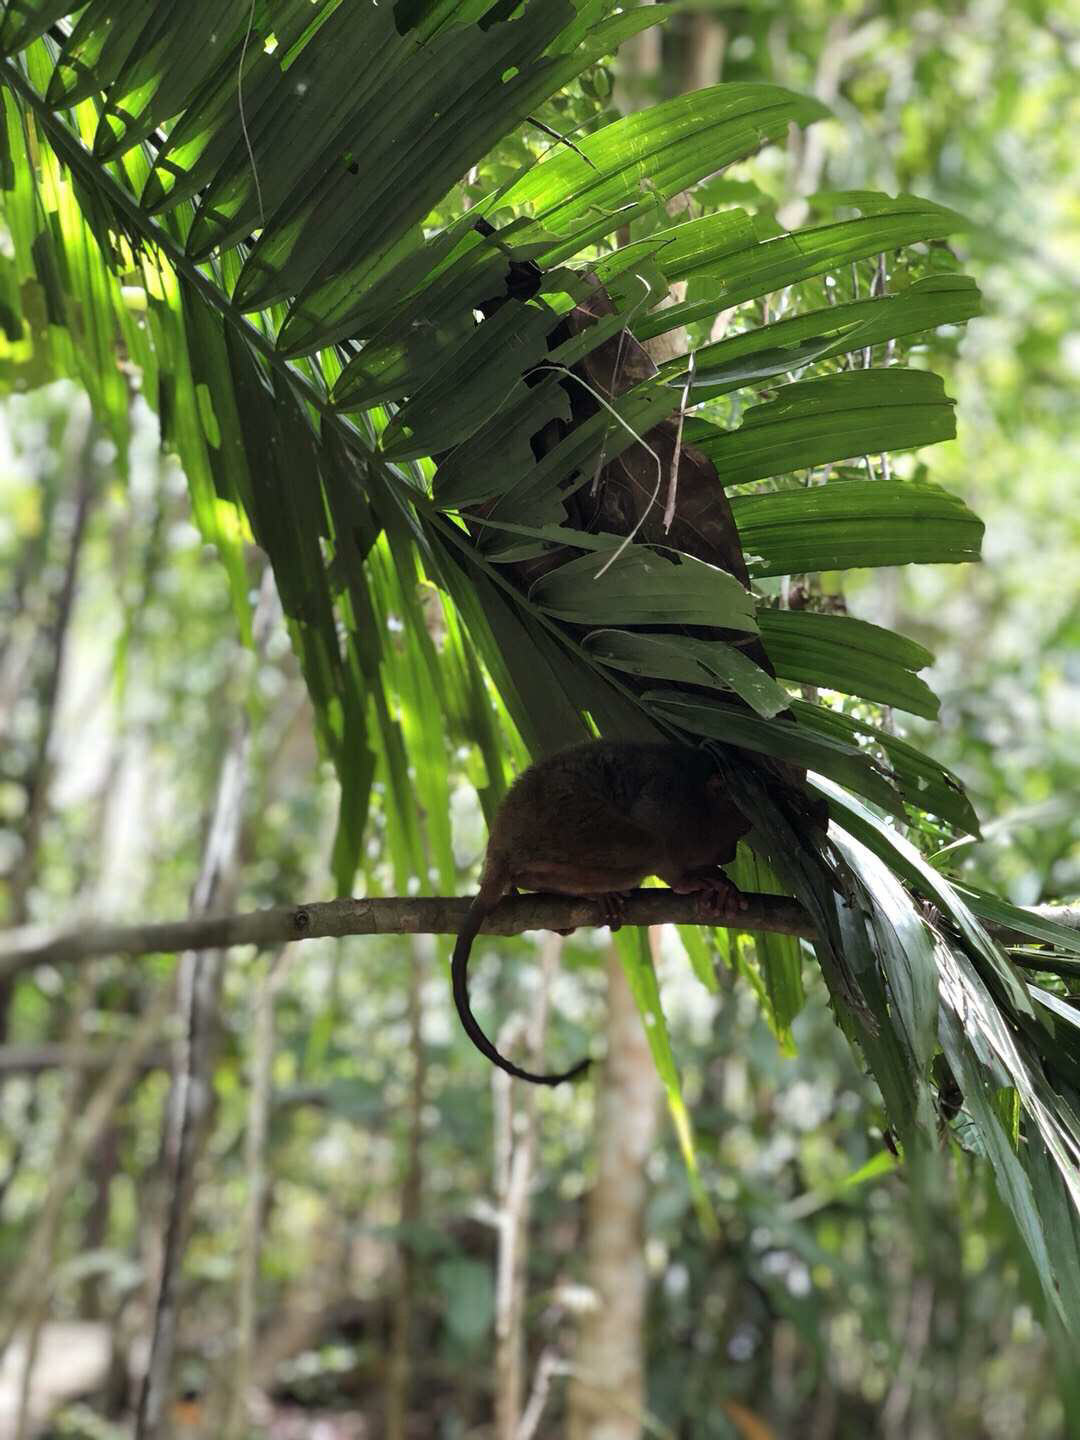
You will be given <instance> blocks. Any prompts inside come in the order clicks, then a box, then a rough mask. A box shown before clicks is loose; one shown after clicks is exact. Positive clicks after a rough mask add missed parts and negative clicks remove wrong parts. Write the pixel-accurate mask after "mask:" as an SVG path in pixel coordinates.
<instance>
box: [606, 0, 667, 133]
mask: <svg viewBox="0 0 1080 1440" xmlns="http://www.w3.org/2000/svg"><path fill="white" fill-rule="evenodd" d="M643 3H644V4H646V5H648V4H649V3H650V0H643ZM660 53H661V30H660V27H659V26H658V25H653V26H652V27H651V28H650V29H648V30H642V31H641V33H640V34H639V35H634V36H632V37H631V38H630V39H629V40H626V41H624V43H623V44H622V45H620V46H619V60H618V71H617V76H616V81H615V104H616V107H617V108H618V109H619V110H620V111H621V112H622V114H624V115H629V114H630V113H631V112H632V111H634V110H643V109H644V108H645V106H646V105H650V104H652V102H653V101H654V100H655V99H656V98H657V96H656V93H655V92H656V82H657V78H658V76H659V74H660Z"/></svg>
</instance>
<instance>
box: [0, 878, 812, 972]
mask: <svg viewBox="0 0 1080 1440" xmlns="http://www.w3.org/2000/svg"><path fill="white" fill-rule="evenodd" d="M744 898H745V899H746V900H747V902H748V905H747V909H746V910H743V911H740V912H739V915H738V919H737V920H731V919H719V920H718V919H717V917H716V915H715V913H714V912H713V911H712V910H710V909H709V906H708V904H707V903H706V902H705V901H704V900H703V899H702V898H701V897H700V896H697V895H676V894H675V893H674V892H673V891H671V890H659V889H657V890H632V891H631V892H630V898H629V900H628V901H627V904H626V911H625V917H624V923H626V924H628V925H663V924H667V923H669V922H672V923H674V924H677V925H722V926H725V927H728V928H733V929H738V930H767V931H770V932H771V933H773V934H777V935H802V936H804V937H805V938H806V939H812V938H813V935H814V927H813V925H812V924H811V922H810V919H809V917H808V916H807V914H806V911H805V910H804V909H803V908H802V906H801V905H800V904H799V903H798V902H797V901H795V900H790V899H788V898H787V897H786V896H783V895H747V896H745V897H744ZM468 907H469V901H468V900H467V899H457V898H454V897H449V898H446V897H442V896H408V897H403V898H397V899H378V900H353V899H344V900H321V901H316V902H314V903H312V904H310V905H277V906H274V907H273V908H271V909H267V910H250V911H248V912H247V913H246V914H240V915H199V916H195V917H193V918H192V919H190V920H167V921H164V922H162V923H158V924H148V925H98V926H94V925H76V926H75V927H74V928H73V929H70V930H66V929H47V928H45V927H41V926H25V927H23V928H22V929H19V930H10V931H8V932H7V933H6V934H5V935H3V936H0V975H8V974H14V973H16V972H18V971H21V970H27V969H30V968H32V967H33V966H35V965H64V964H73V963H78V962H79V961H82V960H88V959H90V958H91V957H92V956H94V955H130V956H136V955H160V954H172V953H174V952H175V951H178V950H224V949H228V948H229V946H232V945H256V946H260V947H262V946H267V945H281V944H285V943H286V942H288V941H290V940H324V939H327V938H334V939H337V938H340V937H341V936H343V935H457V934H458V933H459V931H460V930H461V926H462V923H463V922H464V919H465V912H466V910H467V909H468ZM606 924H607V921H606V920H605V918H604V915H603V907H602V905H601V904H600V903H599V902H598V901H596V900H590V899H587V898H584V897H580V896H576V895H532V894H530V895H511V896H508V897H507V898H506V899H505V900H503V901H501V902H500V903H499V905H498V906H496V908H495V909H494V910H493V911H492V913H491V915H490V916H488V918H487V919H486V920H485V922H484V924H483V926H482V927H481V928H482V931H483V933H484V934H485V935H520V934H521V933H522V932H523V931H525V930H567V929H576V928H577V927H578V926H584V925H596V926H601V925H606Z"/></svg>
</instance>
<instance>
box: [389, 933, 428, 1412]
mask: <svg viewBox="0 0 1080 1440" xmlns="http://www.w3.org/2000/svg"><path fill="white" fill-rule="evenodd" d="M424 943H425V942H424V941H423V940H422V939H420V938H419V937H414V938H412V939H411V940H410V941H409V996H408V1004H409V1053H410V1056H411V1061H412V1087H411V1090H410V1094H409V1113H408V1120H407V1125H408V1137H407V1140H406V1154H405V1174H404V1176H403V1177H402V1182H401V1209H400V1212H399V1216H398V1220H399V1224H400V1227H401V1230H400V1235H399V1238H398V1242H397V1292H396V1294H395V1296H394V1308H393V1316H392V1319H391V1325H390V1356H389V1363H388V1364H387V1367H386V1437H387V1440H405V1437H406V1432H407V1420H408V1410H409V1388H410V1381H411V1378H412V1343H413V1341H412V1336H413V1310H414V1309H415V1297H416V1241H415V1233H416V1226H417V1225H419V1223H420V1218H421V1213H422V1207H423V1194H424V1170H423V1149H422V1146H423V1138H424V1135H423V1121H424V1105H425V1102H426V1094H427V1067H426V1064H425V1059H424V1037H423V1025H422V1022H423V1009H422V995H423V988H424V976H425V974H426V972H427V966H426V964H425V956H424ZM429 943H430V942H429Z"/></svg>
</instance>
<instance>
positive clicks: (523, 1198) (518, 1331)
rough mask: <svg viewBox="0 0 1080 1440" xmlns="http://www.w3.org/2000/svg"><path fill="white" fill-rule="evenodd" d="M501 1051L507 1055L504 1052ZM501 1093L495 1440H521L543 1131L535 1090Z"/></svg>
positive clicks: (547, 949)
mask: <svg viewBox="0 0 1080 1440" xmlns="http://www.w3.org/2000/svg"><path fill="white" fill-rule="evenodd" d="M561 951H562V937H561V936H559V935H554V934H552V935H549V936H547V938H546V939H545V941H544V947H543V951H542V953H541V959H540V988H539V993H538V995H537V997H536V1003H535V1005H534V1007H533V1010H532V1014H531V1015H530V1018H529V1023H528V1025H527V1027H526V1032H525V1042H526V1043H525V1049H526V1053H527V1056H528V1059H527V1061H526V1064H527V1065H528V1066H529V1067H530V1068H531V1069H533V1070H542V1069H543V1068H544V1065H543V1054H544V1040H545V1037H546V1034H547V1018H548V998H549V996H550V994H551V983H552V981H553V979H554V978H555V972H556V970H557V969H558V966H559V955H560V953H561ZM500 1048H504V1047H502V1046H500ZM491 1083H492V1085H493V1086H494V1088H495V1124H496V1136H495V1141H496V1143H495V1203H496V1206H497V1216H498V1221H497V1223H498V1237H499V1243H498V1249H497V1252H496V1270H495V1440H518V1436H519V1432H520V1428H521V1423H522V1412H523V1407H524V1396H525V1302H526V1299H527V1282H528V1271H529V1214H530V1211H531V1208H532V1195H531V1191H532V1183H533V1175H534V1172H535V1169H536V1146H537V1136H538V1127H539V1112H538V1110H537V1098H538V1095H539V1091H538V1089H537V1087H536V1086H534V1085H525V1084H522V1083H521V1082H520V1081H516V1080H511V1078H510V1076H509V1075H507V1074H505V1073H504V1072H503V1071H502V1070H493V1071H492V1077H491Z"/></svg>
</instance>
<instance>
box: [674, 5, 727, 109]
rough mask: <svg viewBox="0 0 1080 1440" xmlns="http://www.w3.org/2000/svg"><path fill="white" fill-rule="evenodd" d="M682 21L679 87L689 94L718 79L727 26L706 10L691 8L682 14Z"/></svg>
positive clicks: (722, 64)
mask: <svg viewBox="0 0 1080 1440" xmlns="http://www.w3.org/2000/svg"><path fill="white" fill-rule="evenodd" d="M683 24H684V26H685V44H684V48H683V63H682V74H681V75H680V76H679V89H680V91H682V92H683V93H689V91H691V90H703V89H704V88H705V86H706V85H715V84H717V82H718V81H719V79H720V74H721V71H722V70H723V68H724V52H725V50H726V49H727V26H726V25H723V24H721V22H720V20H719V18H718V17H717V15H716V14H711V13H710V12H709V11H707V10H692V11H691V12H690V13H689V14H688V15H686V16H684V19H683Z"/></svg>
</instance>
